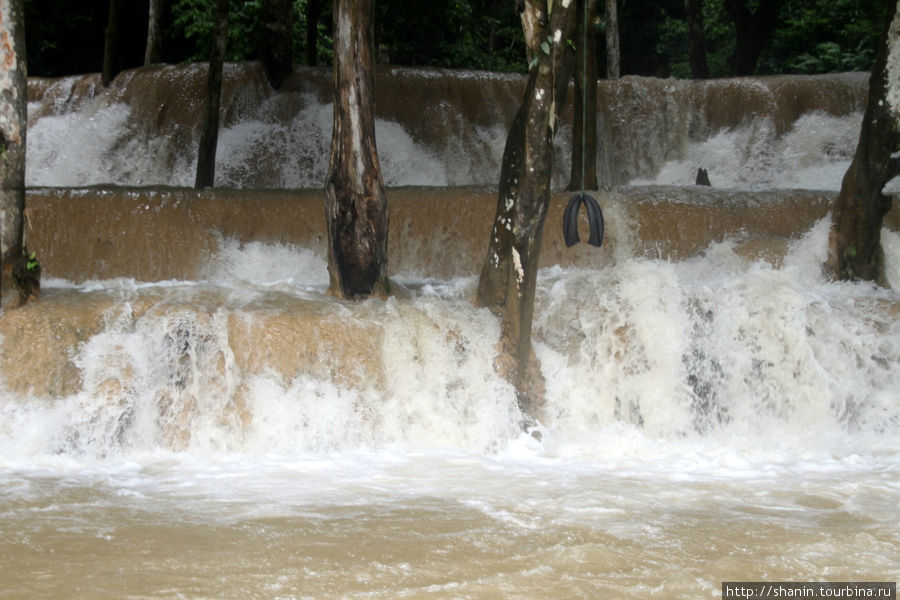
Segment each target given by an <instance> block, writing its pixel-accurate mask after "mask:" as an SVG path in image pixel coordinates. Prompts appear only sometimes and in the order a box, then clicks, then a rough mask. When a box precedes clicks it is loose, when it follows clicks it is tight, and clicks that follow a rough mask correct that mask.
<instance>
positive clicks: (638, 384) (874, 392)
mask: <svg viewBox="0 0 900 600" xmlns="http://www.w3.org/2000/svg"><path fill="white" fill-rule="evenodd" d="M895 238H896V235H895V234H890V233H887V232H886V244H885V246H886V252H887V255H888V268H889V272H890V273H892V274H893V275H892V276H896V271H897V265H898V264H900V255H898V254H897V252H896V249H897V244H896V242H897V240H896V239H895ZM826 239H827V225H826V224H825V223H824V222H823V223H821V224H819V225H818V226H816V227H815V228H814V229H813V230H812V231H811V232H809V233H808V234H807V235H806V236H805V237H804V238H803V239H802V240H799V241H798V242H796V243H795V244H794V246H793V247H792V250H791V252H790V253H789V255H788V257H787V258H786V260H785V264H784V266H783V267H782V268H778V269H776V268H773V267H771V266H770V265H768V264H767V263H761V262H760V263H747V262H745V261H744V260H743V259H740V258H738V257H737V256H736V255H735V254H734V253H733V251H732V244H731V242H725V243H723V244H717V245H714V246H712V247H710V248H709V249H708V250H707V251H706V253H705V255H704V256H701V257H698V258H695V259H691V260H689V261H685V262H680V263H670V262H666V261H654V260H646V259H622V260H620V261H619V262H618V263H617V264H614V265H610V266H609V267H607V268H604V269H601V270H591V271H582V270H575V269H571V270H564V269H559V268H554V269H548V270H545V271H543V272H542V273H541V276H540V278H539V286H540V288H539V293H538V303H537V310H536V321H535V336H536V340H537V351H538V355H539V357H540V359H541V362H542V365H543V369H544V375H545V377H546V379H547V388H548V403H547V406H546V419H545V421H544V423H543V428H542V433H543V437H542V439H541V440H540V441H538V440H537V439H535V438H534V437H532V436H530V435H528V434H524V433H521V432H520V431H519V428H518V419H519V414H518V409H517V408H516V404H515V398H514V395H513V392H512V390H511V388H510V386H509V385H508V384H506V383H505V382H504V381H503V380H502V379H500V378H498V377H497V376H496V375H495V374H494V372H493V367H492V361H493V357H494V352H495V350H494V345H495V343H496V340H497V337H498V335H499V324H498V323H497V321H496V319H495V318H494V317H493V316H491V315H490V314H489V313H488V312H487V311H483V310H480V309H476V308H474V307H473V306H472V305H471V303H470V298H471V296H472V294H473V292H474V281H473V280H471V279H461V280H455V281H451V282H439V281H406V282H405V285H406V286H407V287H408V288H409V290H410V293H411V297H410V298H408V299H401V298H395V299H391V300H388V301H377V300H372V301H366V302H363V303H344V302H340V301H335V300H329V299H327V298H325V297H324V296H323V291H324V287H325V283H326V281H327V276H326V274H325V273H324V269H325V265H324V261H322V259H321V258H319V257H316V256H315V255H312V254H309V253H306V252H305V251H303V250H302V249H298V248H293V247H290V246H271V245H268V246H267V245H263V244H245V245H239V244H236V243H227V244H225V245H224V246H223V252H222V254H221V255H220V256H219V257H218V259H217V260H215V261H214V262H213V264H211V266H210V273H209V276H208V280H207V281H202V282H169V283H166V284H141V283H137V282H128V281H118V282H105V283H103V285H97V284H91V285H85V286H82V287H80V288H77V289H65V288H63V289H57V290H55V291H54V290H50V291H49V292H48V293H49V294H51V295H52V294H53V293H60V294H82V295H87V296H90V295H91V294H113V295H116V297H117V298H118V299H119V301H118V302H117V303H114V304H113V305H112V308H110V309H108V310H107V311H106V312H105V313H104V315H103V317H102V318H103V322H104V323H105V324H104V325H103V327H102V328H101V329H102V330H101V332H100V333H99V334H97V335H93V336H91V337H89V338H88V339H85V340H83V342H81V343H80V344H78V345H77V349H76V356H75V357H74V359H73V360H74V364H75V365H76V366H77V370H78V372H79V373H80V377H81V378H82V380H83V383H82V385H81V391H79V392H77V393H75V394H72V395H69V396H65V397H59V398H50V399H48V398H39V397H30V396H29V395H27V394H25V395H12V394H10V393H9V392H5V393H3V395H2V396H0V490H2V491H0V540H2V541H0V551H2V553H3V555H4V557H6V559H5V560H4V569H3V570H2V571H0V583H2V585H3V589H4V590H7V591H8V592H9V593H10V594H12V596H11V597H31V598H37V597H48V598H49V597H55V598H81V597H90V598H149V597H188V598H247V597H254V598H273V599H274V598H398V597H417V598H419V597H421V598H496V597H510V598H572V597H621V598H631V597H634V598H638V597H646V596H647V595H655V596H658V597H665V598H696V597H700V596H703V597H711V596H715V595H716V594H718V593H719V592H718V590H719V585H720V582H721V581H723V580H758V579H762V580H893V579H894V578H895V577H896V567H897V564H898V558H900V529H898V526H897V522H898V520H897V517H898V513H897V498H898V497H900V496H898V495H900V486H898V483H897V482H898V481H900V477H898V475H900V436H898V429H900V401H898V400H900V397H898V390H900V368H898V366H900V322H898V320H897V317H896V312H895V311H894V312H892V311H893V310H894V309H892V308H891V306H896V305H897V302H898V298H897V295H896V293H895V292H892V291H886V290H879V289H876V288H873V287H871V286H869V285H865V284H834V283H827V282H825V281H824V280H823V279H822V278H821V277H820V276H819V274H818V271H817V265H818V264H820V263H821V261H822V259H823V257H824V248H825V243H826ZM70 288H71V286H70ZM151 299H152V300H151ZM146 301H151V302H152V303H153V307H152V308H150V309H149V310H143V312H140V311H139V309H138V307H139V306H141V304H142V302H146ZM299 313H303V314H307V315H310V314H312V315H318V317H317V318H319V319H320V320H308V321H297V320H296V317H292V314H299ZM138 314H140V316H137V315H138ZM298 322H300V323H303V322H306V323H309V324H310V325H309V326H316V327H322V329H321V331H323V332H332V333H330V334H327V335H325V336H324V337H323V338H322V339H323V340H325V342H327V340H328V335H338V333H337V332H338V331H340V327H347V326H348V324H349V325H351V326H353V327H355V328H356V331H358V332H359V333H358V334H356V335H357V337H356V342H357V343H358V344H370V346H369V347H370V348H371V350H372V352H371V353H368V352H365V353H363V354H360V355H359V356H357V357H356V358H355V359H354V360H357V361H359V360H362V361H371V362H370V363H367V364H366V365H364V366H363V367H361V369H362V370H361V371H358V372H354V371H353V370H352V369H350V370H345V371H342V372H340V371H339V372H334V371H331V370H329V369H333V368H334V365H335V364H337V363H333V364H332V365H331V366H330V367H329V365H327V364H326V365H324V367H323V368H322V369H319V370H317V368H313V369H311V370H309V371H308V372H306V373H303V374H298V375H293V376H292V375H291V374H290V369H286V368H284V367H283V366H279V365H280V362H279V360H280V359H279V355H277V354H276V355H272V354H266V349H267V346H266V342H265V340H267V339H268V340H270V342H269V343H270V344H272V343H276V342H277V338H279V337H288V338H290V337H291V336H298V335H300V334H299V333H297V332H296V331H294V330H293V329H292V328H294V327H296V325H295V323H298ZM330 323H332V324H334V327H335V328H331V327H332V326H331V325H329V324H330ZM338 324H341V325H338ZM255 326H259V327H263V326H267V327H269V329H266V330H265V331H268V334H265V335H262V334H261V337H255V338H254V337H252V336H251V337H249V338H247V339H251V340H257V343H259V344H260V346H259V347H258V348H256V349H255V350H254V349H252V348H251V349H250V350H249V352H248V351H246V350H245V349H242V347H241V345H242V342H241V338H240V337H238V336H239V334H240V335H242V334H241V332H245V331H248V330H252V328H253V327H255ZM266 335H269V336H275V337H268V338H267V337H266ZM297 339H301V338H297ZM268 347H269V348H275V349H276V351H278V352H283V351H284V350H285V349H287V351H288V352H290V351H292V350H291V346H290V345H288V346H284V345H275V346H271V345H270V346H268ZM293 351H296V352H302V351H303V350H302V348H301V347H299V346H298V347H295V349H294V350H293ZM254 357H262V358H260V359H259V360H265V361H268V365H266V364H265V363H262V364H260V363H258V362H255V360H256V359H254ZM322 358H323V359H324V358H326V357H325V356H323V357H322ZM292 360H293V359H289V360H288V361H287V362H288V363H291V362H292ZM345 364H354V363H352V362H351V363H345ZM48 553H52V555H51V556H52V559H47V558H46V556H48Z"/></svg>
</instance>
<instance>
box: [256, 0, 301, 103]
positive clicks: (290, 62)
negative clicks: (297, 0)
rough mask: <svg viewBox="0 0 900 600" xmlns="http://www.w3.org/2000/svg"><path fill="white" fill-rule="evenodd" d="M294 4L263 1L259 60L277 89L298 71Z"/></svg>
mask: <svg viewBox="0 0 900 600" xmlns="http://www.w3.org/2000/svg"><path fill="white" fill-rule="evenodd" d="M293 34H294V2H293V0H263V2H262V7H261V14H260V19H259V33H258V36H259V38H258V40H257V56H258V57H259V60H260V61H262V64H263V68H264V69H265V71H266V76H267V77H268V78H269V82H270V83H271V84H272V86H273V87H274V88H275V89H279V88H280V87H281V83H282V82H283V81H284V79H285V78H286V77H287V76H288V75H290V74H291V73H292V72H293V70H294V35H293Z"/></svg>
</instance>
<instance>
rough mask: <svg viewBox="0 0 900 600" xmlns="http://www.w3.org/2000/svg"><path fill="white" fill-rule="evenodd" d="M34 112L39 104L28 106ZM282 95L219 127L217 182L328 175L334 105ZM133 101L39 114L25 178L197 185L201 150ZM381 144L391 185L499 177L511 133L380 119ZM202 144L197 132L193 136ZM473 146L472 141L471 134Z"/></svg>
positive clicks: (52, 182)
mask: <svg viewBox="0 0 900 600" xmlns="http://www.w3.org/2000/svg"><path fill="white" fill-rule="evenodd" d="M30 108H31V110H32V112H34V111H36V110H37V109H38V108H39V105H38V104H34V103H33V104H32V105H31V107H30ZM285 110H286V109H285V107H284V106H283V102H279V97H278V96H276V97H274V98H271V99H269V100H265V101H263V102H262V103H261V105H260V106H259V107H257V108H256V109H255V110H254V111H253V112H252V114H250V115H248V116H247V118H245V119H243V120H241V121H239V122H237V123H235V124H233V125H230V126H225V127H223V128H222V129H221V131H220V133H219V141H218V147H217V151H216V185H220V186H225V187H236V188H247V187H270V188H314V187H320V186H322V185H323V182H324V181H325V176H326V175H327V172H328V157H329V154H330V148H331V128H332V118H333V108H332V105H331V104H330V103H320V102H318V101H317V100H316V99H315V98H314V97H313V96H311V95H310V96H305V97H304V98H303V101H302V108H301V109H299V110H297V111H296V112H295V113H294V114H293V116H292V117H291V118H289V119H284V114H285ZM130 114H131V109H130V107H129V106H128V105H126V104H116V103H113V104H109V103H107V101H106V99H105V98H104V97H103V96H99V97H98V98H96V99H93V100H89V101H86V102H84V103H82V104H81V105H80V106H79V107H78V109H76V110H71V111H68V112H59V113H51V114H45V115H41V116H40V117H38V118H35V119H33V120H32V122H31V123H30V125H29V130H28V136H29V137H28V147H27V154H28V156H27V164H28V168H27V170H26V184H27V185H30V186H70V187H73V186H85V185H98V184H109V183H112V184H116V185H175V186H184V187H191V186H192V185H193V181H194V175H195V170H196V147H194V148H191V147H179V146H176V147H173V145H172V144H171V143H170V142H169V138H168V136H169V135H171V133H166V132H154V131H152V130H150V131H148V130H146V129H145V128H143V127H142V126H139V125H138V124H135V123H133V122H132V121H131V120H130ZM375 135H376V141H377V144H378V149H379V159H380V163H381V170H382V175H383V177H384V181H385V184H386V185H389V186H399V185H435V186H444V185H470V184H486V183H488V182H493V181H494V179H495V178H496V176H495V173H496V172H498V170H499V164H500V156H501V155H502V150H503V143H504V141H505V132H504V131H501V130H500V129H491V128H475V129H474V130H473V131H472V132H470V133H468V135H467V137H468V138H474V139H475V140H476V147H474V148H471V147H470V148H467V149H464V148H462V146H461V143H462V141H461V140H460V139H448V140H446V146H444V147H441V148H428V147H426V146H424V145H423V144H421V143H420V142H418V141H416V140H415V139H414V138H413V137H412V136H411V135H410V134H409V133H408V132H407V131H406V130H405V129H404V128H403V126H401V125H400V124H398V123H395V122H392V121H387V120H383V119H377V120H376V125H375ZM191 138H192V139H193V140H194V144H196V139H197V138H198V136H197V135H193V134H191ZM466 143H471V140H467V141H466Z"/></svg>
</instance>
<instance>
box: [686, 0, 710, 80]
mask: <svg viewBox="0 0 900 600" xmlns="http://www.w3.org/2000/svg"><path fill="white" fill-rule="evenodd" d="M684 12H685V15H686V19H687V26H688V55H689V60H690V63H691V76H692V77H693V78H694V79H709V64H708V63H707V62H706V36H705V35H704V33H703V0H684Z"/></svg>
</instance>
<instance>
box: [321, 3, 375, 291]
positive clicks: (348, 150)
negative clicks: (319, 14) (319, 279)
mask: <svg viewBox="0 0 900 600" xmlns="http://www.w3.org/2000/svg"><path fill="white" fill-rule="evenodd" d="M374 19H375V13H374V4H373V1H372V0H336V2H335V7H334V36H335V37H334V49H335V50H334V128H333V131H332V137H331V162H330V165H329V170H328V177H327V180H326V182H325V214H326V218H327V224H328V242H329V243H328V273H329V278H330V287H329V293H331V294H334V295H336V296H339V297H343V298H362V297H366V296H369V295H371V294H378V295H384V294H386V293H387V292H388V291H389V286H388V280H387V250H388V221H389V215H388V204H387V196H386V195H385V191H384V182H383V181H382V179H381V168H380V166H379V163H378V151H377V148H376V146H375V115H374V107H375V96H374V94H375V76H374V65H375V63H374V57H373V52H374Z"/></svg>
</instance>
